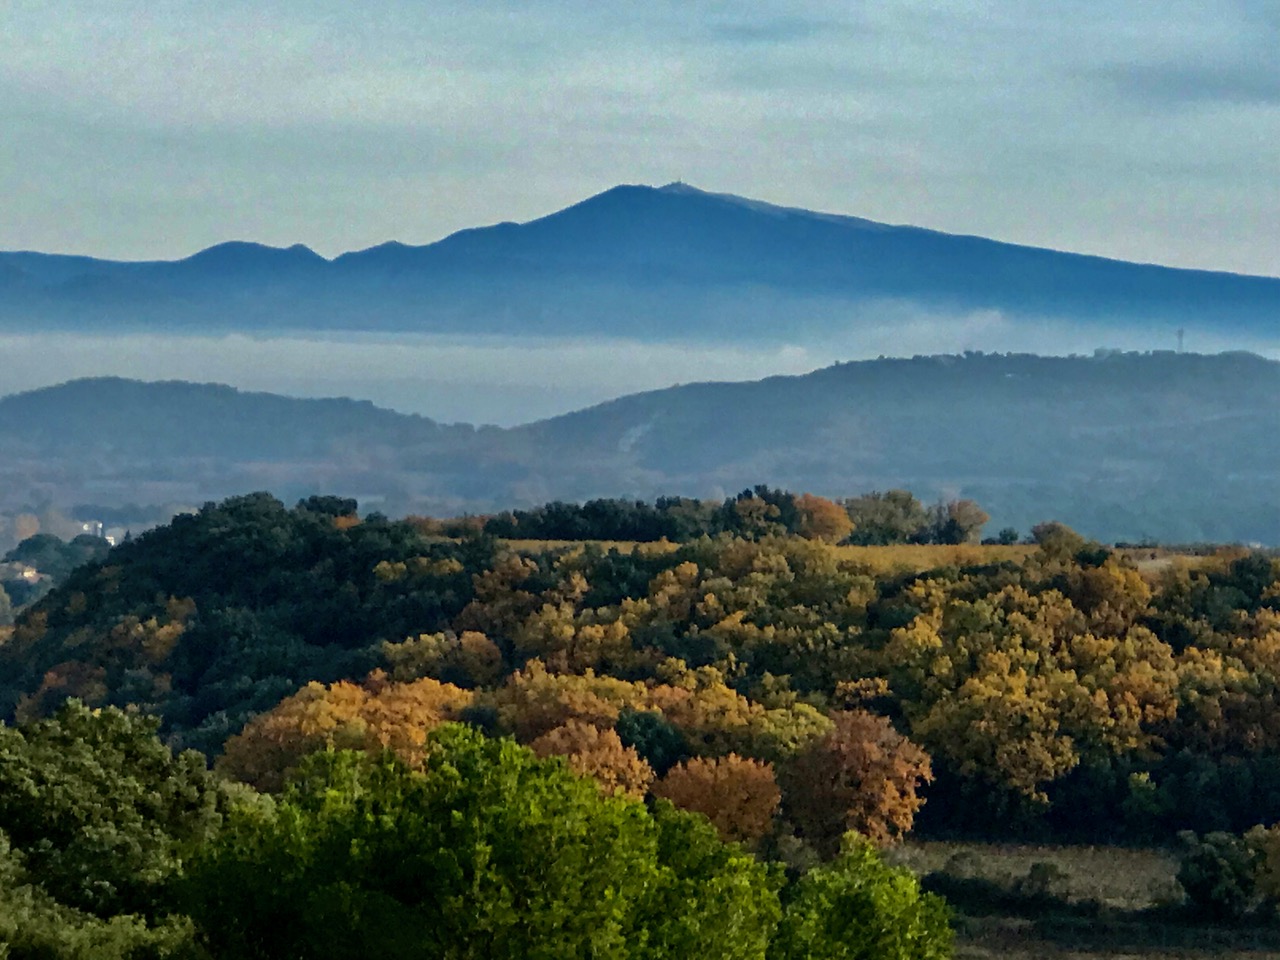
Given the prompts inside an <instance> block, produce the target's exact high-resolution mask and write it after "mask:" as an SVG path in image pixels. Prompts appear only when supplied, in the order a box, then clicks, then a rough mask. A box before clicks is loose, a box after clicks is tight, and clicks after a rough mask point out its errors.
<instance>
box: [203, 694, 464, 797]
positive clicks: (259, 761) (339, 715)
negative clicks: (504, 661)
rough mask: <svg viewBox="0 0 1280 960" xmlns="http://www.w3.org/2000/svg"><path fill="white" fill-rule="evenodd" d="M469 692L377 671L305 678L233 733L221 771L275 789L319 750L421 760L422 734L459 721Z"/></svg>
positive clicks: (424, 736)
mask: <svg viewBox="0 0 1280 960" xmlns="http://www.w3.org/2000/svg"><path fill="white" fill-rule="evenodd" d="M471 701H472V694H471V693H470V692H469V691H466V690H462V689H460V688H458V687H455V686H453V685H452V684H448V683H440V682H439V681H437V680H433V679H431V678H425V679H422V680H415V681H412V682H410V683H394V682H390V681H388V680H387V678H386V676H385V675H384V674H381V673H377V672H376V673H374V674H372V675H371V676H370V677H369V679H368V680H367V681H366V682H365V683H364V684H362V685H358V684H354V683H349V682H347V681H345V680H344V681H339V682H338V683H334V684H332V685H330V686H325V685H324V684H320V683H309V684H307V685H306V686H305V687H303V688H302V689H301V690H299V691H298V692H297V693H295V694H293V696H290V697H286V698H285V699H284V700H283V701H281V702H280V703H279V704H278V705H277V706H276V707H275V708H273V709H272V710H270V711H268V712H267V713H264V714H260V715H259V716H257V717H255V718H254V719H253V720H251V721H249V723H248V725H247V726H246V727H245V728H244V730H242V731H241V732H240V733H238V734H236V735H235V736H233V737H231V738H230V739H229V740H228V741H227V743H226V747H225V749H224V752H223V755H222V756H221V757H220V758H219V759H218V764H217V766H218V769H219V770H221V771H222V772H224V773H225V774H227V775H228V776H230V777H233V778H234V779H236V780H241V781H243V782H245V783H249V784H251V785H253V786H254V787H257V788H258V789H259V790H266V791H276V790H279V789H281V787H283V785H284V782H285V780H286V779H287V778H288V775H289V773H290V772H291V771H292V770H293V769H294V768H295V767H296V766H297V764H298V762H299V761H300V760H301V759H302V758H303V757H305V756H306V755H307V754H310V753H314V752H315V751H317V750H325V749H332V750H366V751H368V752H370V753H379V752H381V751H383V750H391V751H392V752H393V753H395V754H396V755H397V756H399V757H400V758H401V759H402V760H404V761H405V762H406V763H408V764H409V765H410V766H415V767H416V766H419V765H420V764H421V763H422V762H423V761H424V760H425V758H426V739H427V734H428V733H430V732H431V730H432V729H434V728H435V727H436V726H438V725H439V724H441V723H444V722H445V721H448V720H456V719H458V717H459V716H460V714H461V713H462V711H463V710H465V709H466V708H467V707H468V706H469V705H470V704H471Z"/></svg>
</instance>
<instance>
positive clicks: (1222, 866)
mask: <svg viewBox="0 0 1280 960" xmlns="http://www.w3.org/2000/svg"><path fill="white" fill-rule="evenodd" d="M1178 839H1179V840H1180V841H1181V842H1182V845H1183V854H1182V861H1181V863H1180V864H1179V866H1178V883H1179V884H1181V885H1182V889H1183V890H1184V891H1186V894H1187V900H1188V901H1189V903H1190V906H1191V907H1192V908H1193V909H1194V910H1196V911H1197V912H1199V913H1201V914H1203V915H1204V916H1206V917H1208V918H1210V919H1213V920H1227V921H1230V920H1238V919H1240V918H1241V917H1243V916H1245V915H1247V914H1249V913H1251V912H1253V911H1254V910H1255V909H1257V907H1258V904H1259V900H1260V897H1259V896H1258V892H1257V876H1258V869H1259V867H1260V866H1261V863H1262V852H1261V851H1260V850H1259V849H1258V847H1257V845H1256V844H1255V843H1253V842H1252V841H1251V840H1250V839H1249V838H1247V837H1241V836H1237V835H1235V834H1231V833H1221V832H1215V833H1207V834H1205V835H1204V836H1203V837H1198V836H1196V834H1194V833H1192V832H1191V831H1189V830H1187V831H1183V832H1182V833H1180V834H1178Z"/></svg>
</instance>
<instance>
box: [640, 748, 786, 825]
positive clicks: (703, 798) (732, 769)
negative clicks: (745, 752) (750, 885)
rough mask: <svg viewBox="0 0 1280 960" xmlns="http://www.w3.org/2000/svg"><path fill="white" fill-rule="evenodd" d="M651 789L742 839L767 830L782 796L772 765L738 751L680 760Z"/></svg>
mask: <svg viewBox="0 0 1280 960" xmlns="http://www.w3.org/2000/svg"><path fill="white" fill-rule="evenodd" d="M653 793H654V796H658V797H665V798H666V799H668V800H670V801H671V802H672V803H674V804H675V805H676V806H677V807H680V808H681V809H682V810H691V811H693V812H694V813H701V814H703V815H704V816H706V818H707V819H708V820H710V821H711V822H712V823H713V824H714V825H715V828H716V829H717V830H718V831H720V836H721V837H722V838H724V839H725V840H737V841H740V842H744V843H752V842H754V841H757V840H759V839H760V838H761V837H763V836H764V835H765V834H766V833H768V832H769V830H770V829H771V828H772V826H773V816H774V814H775V813H776V812H777V810H778V805H779V803H780V802H781V800H782V794H781V792H780V791H779V790H778V782H777V780H776V779H775V778H774V775H773V767H772V765H770V764H768V763H762V762H760V761H759V760H750V759H746V758H744V757H740V756H738V755H737V754H736V753H731V754H729V755H728V756H727V757H712V758H702V757H695V758H694V759H692V760H688V761H686V762H684V763H681V764H678V765H676V766H674V767H672V768H671V769H670V770H669V771H667V775H666V776H665V777H663V778H662V779H661V780H660V781H658V783H657V784H655V785H654V788H653Z"/></svg>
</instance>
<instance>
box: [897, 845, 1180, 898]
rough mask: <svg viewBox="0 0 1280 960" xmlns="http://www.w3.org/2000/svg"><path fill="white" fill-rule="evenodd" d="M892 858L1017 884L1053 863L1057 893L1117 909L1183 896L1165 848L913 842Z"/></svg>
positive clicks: (921, 869)
mask: <svg viewBox="0 0 1280 960" xmlns="http://www.w3.org/2000/svg"><path fill="white" fill-rule="evenodd" d="M889 858H890V859H891V860H892V861H893V862H894V863H896V864H898V865H899V866H904V867H906V868H907V869H909V870H911V872H912V873H915V874H917V875H920V876H923V875H925V874H928V873H939V872H945V873H949V874H952V875H955V876H960V877H978V878H981V879H983V880H992V881H995V882H997V883H1012V882H1014V881H1016V880H1018V879H1019V878H1022V877H1025V876H1027V874H1028V873H1029V872H1030V870H1031V868H1032V867H1033V866H1034V865H1035V864H1037V863H1048V864H1052V865H1053V867H1055V868H1056V869H1057V872H1058V875H1059V877H1060V879H1058V880H1057V881H1056V882H1055V883H1054V884H1053V889H1052V892H1053V893H1054V894H1055V895H1056V896H1059V897H1061V898H1063V899H1065V900H1067V901H1069V902H1079V901H1085V900H1096V901H1098V903H1100V904H1102V905H1103V906H1104V907H1107V908H1110V909H1115V910H1145V909H1147V908H1149V907H1155V906H1161V905H1164V904H1168V903H1170V902H1178V901H1180V899H1181V896H1182V894H1181V888H1180V887H1179V886H1178V882H1177V879H1176V875H1177V872H1178V863H1177V860H1176V859H1175V858H1174V857H1173V856H1172V855H1170V854H1168V853H1165V852H1164V851H1162V850H1136V849H1129V848H1124V847H1094V846H1080V847H1063V846H1039V845H1023V844H988V843H945V842H932V841H911V842H907V843H904V844H902V845H901V846H899V847H897V848H896V849H894V850H892V851H890V852H889Z"/></svg>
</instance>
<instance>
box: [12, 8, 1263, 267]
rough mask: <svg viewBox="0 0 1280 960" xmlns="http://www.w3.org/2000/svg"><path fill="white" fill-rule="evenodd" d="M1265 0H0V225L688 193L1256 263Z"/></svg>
mask: <svg viewBox="0 0 1280 960" xmlns="http://www.w3.org/2000/svg"><path fill="white" fill-rule="evenodd" d="M1277 50H1280V3H1277V2H1276V0H1217V2H1213V0H1197V2H1194V3H1190V2H1178V0H1160V2H1148V0H1121V2H1116V0H1107V2H1102V0H1072V2H1068V3H1064V2H1061V0H1055V2H1048V0H1016V2H1014V0H1009V2H924V0H919V2H916V0H882V2H877V3H867V4H855V3H849V2H847V0H845V2H835V0H789V2H786V3H782V2H778V0H757V2H754V3H751V4H744V3H741V2H735V3H723V2H702V3H689V2H687V0H685V2H674V0H648V2H645V3H611V2H607V0H606V2H601V0H591V2H586V0H520V2H515V0H512V2H494V0H465V2H438V0H363V2H361V3H351V2H349V0H343V2H338V0H292V2H283V0H282V2H274V3H270V4H266V3H262V2H260V0H259V2H247V0H220V2H217V3H210V2H208V0H201V2H194V0H190V2H188V0H78V2H77V0H67V2H58V0H0V134H2V135H0V197H3V208H2V209H3V214H2V215H0V249H20V248H34V249H42V250H49V251H61V252H81V253H91V254H96V255H101V256H112V257H121V258H143V257H174V256H180V255H185V254H188V253H191V252H193V251H195V250H197V249H199V248H202V247H204V246H208V245H210V244H212V243H215V242H218V241H222V240H227V239H237V238H238V239H253V240H260V241H263V242H267V243H273V244H282V245H283V244H290V243H294V242H304V243H307V244H309V245H311V246H313V247H315V248H316V249H318V250H319V251H320V252H322V253H325V254H328V255H331V254H334V253H337V252H339V251H342V250H346V249H352V248H358V247H364V246H369V245H372V244H374V243H378V242H381V241H384V240H387V239H392V238H395V239H400V240H403V241H406V242H414V243H424V242H429V241H431V240H435V239H438V238H439V237H441V236H443V235H445V234H447V233H449V232H451V231H453V230H455V229H458V228H461V227H466V226H474V225H478V224H482V223H490V222H494V221H497V220H506V219H511V220H526V219H530V218H533V217H536V216H539V215H541V214H544V213H548V212H550V211H552V210H554V209H557V208H559V207H562V206H565V205H567V204H569V203H572V202H574V201H576V200H579V199H581V198H583V197H585V196H587V195H589V194H592V193H595V192H598V191H600V190H603V189H606V188H607V187H609V186H612V185H614V184H616V183H620V182H631V183H636V182H640V183H655V184H657V183H664V182H667V181H671V180H676V179H682V180H685V181H687V182H690V183H693V184H695V185H697V186H700V187H703V188H706V189H711V190H716V191H725V192H733V193H740V194H745V195H749V196H753V197H758V198H761V199H767V200H772V201H775V202H780V203H785V204H791V205H796V206H805V207H811V208H818V209H825V210H832V211H837V212H844V213H853V214H858V215H861V216H866V217H871V218H874V219H880V220H887V221H892V222H900V223H902V222H905V223H915V224H921V225H926V226H932V227H936V228H939V229H944V230H950V231H957V232H967V233H978V234H983V235H987V236H994V237H998V238H1002V239H1009V240H1014V241H1019V242H1026V243H1034V244H1039V245H1045V246H1053V247H1059V248H1065V249H1072V250H1081V251H1088V252H1096V253H1102V254H1107V255H1112V256H1118V257H1124V258H1128V259H1136V260H1150V261H1157V262H1163V263H1170V264H1176V265H1185V266H1206V267H1214V268H1222V269H1234V270H1241V271H1249V272H1259V273H1270V274H1280V244H1277V243H1276V240H1277V235H1276V225H1277V224H1280V149H1277V144H1280V66H1278V64H1280V58H1277V57H1276V51H1277Z"/></svg>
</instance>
